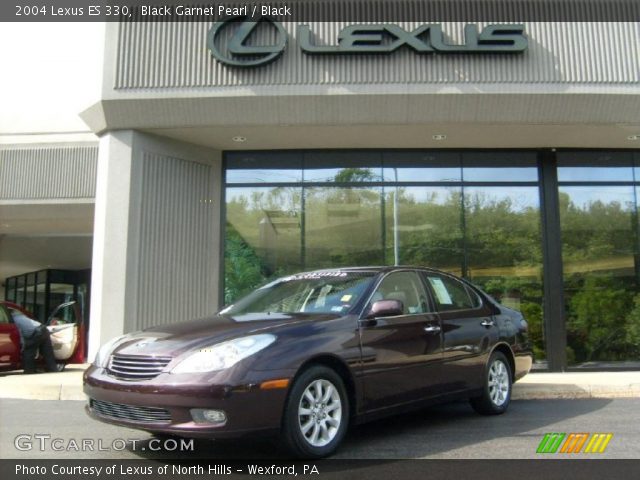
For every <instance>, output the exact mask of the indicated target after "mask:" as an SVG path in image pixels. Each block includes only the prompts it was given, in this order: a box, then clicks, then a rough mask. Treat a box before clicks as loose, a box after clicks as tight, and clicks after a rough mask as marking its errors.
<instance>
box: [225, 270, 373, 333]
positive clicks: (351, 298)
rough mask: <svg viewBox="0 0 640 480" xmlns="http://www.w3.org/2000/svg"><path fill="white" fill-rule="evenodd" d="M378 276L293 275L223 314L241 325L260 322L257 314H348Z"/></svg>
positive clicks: (259, 289)
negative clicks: (255, 321)
mask: <svg viewBox="0 0 640 480" xmlns="http://www.w3.org/2000/svg"><path fill="white" fill-rule="evenodd" d="M374 276H375V273H374V272H351V271H350V272H345V271H321V272H310V273H301V274H298V275H291V276H289V277H284V278H280V279H278V280H276V281H275V282H271V283H269V284H267V285H265V286H264V287H261V288H258V289H257V290H255V291H254V292H252V293H251V294H249V295H248V296H246V297H244V298H243V299H241V300H239V301H238V302H236V303H235V304H233V305H230V306H229V307H227V308H225V309H224V310H222V311H221V312H220V313H221V314H222V315H229V316H233V317H234V319H236V320H239V321H242V320H245V321H246V320H256V319H258V318H257V315H256V314H261V315H264V314H269V315H272V314H274V313H275V314H277V313H284V314H286V313H335V314H337V315H340V314H345V313H346V312H348V311H349V310H350V309H351V308H352V307H353V306H354V305H355V303H356V302H357V301H358V300H359V299H360V298H361V296H362V295H363V294H364V292H366V290H367V287H368V286H369V285H370V283H371V281H372V280H373V277H374ZM271 318H273V317H271Z"/></svg>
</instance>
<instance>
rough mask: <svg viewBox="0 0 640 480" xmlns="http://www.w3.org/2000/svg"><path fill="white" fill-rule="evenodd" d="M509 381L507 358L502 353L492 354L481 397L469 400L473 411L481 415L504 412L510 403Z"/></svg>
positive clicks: (509, 367) (509, 372)
mask: <svg viewBox="0 0 640 480" xmlns="http://www.w3.org/2000/svg"><path fill="white" fill-rule="evenodd" d="M511 379H512V374H511V366H510V364H509V361H508V360H507V357H505V355H504V353H502V352H493V353H492V354H491V357H489V362H488V363H487V367H486V370H485V372H484V381H483V387H482V395H479V396H478V397H473V398H470V399H469V401H470V402H471V406H472V407H473V409H474V410H475V411H476V412H478V413H480V414H482V415H500V414H501V413H504V412H506V411H507V408H508V407H509V402H510V401H511V387H512V382H511ZM495 382H497V384H496V383H495ZM492 383H494V385H492ZM505 389H506V390H505Z"/></svg>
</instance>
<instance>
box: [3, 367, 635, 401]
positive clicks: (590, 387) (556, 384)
mask: <svg viewBox="0 0 640 480" xmlns="http://www.w3.org/2000/svg"><path fill="white" fill-rule="evenodd" d="M87 367H88V365H70V366H69V367H68V369H67V370H66V371H64V372H61V373H42V374H38V375H27V376H25V375H22V374H21V373H20V372H15V373H13V372H12V373H9V374H7V375H4V376H0V398H13V399H24V400H80V401H84V400H86V396H85V394H84V392H83V390H82V374H83V373H84V370H85V369H86V368H87ZM605 380H606V381H607V382H608V383H605ZM511 398H512V400H575V399H588V398H608V399H615V398H640V372H632V373H617V372H616V373H611V372H608V373H607V372H602V373H598V374H595V375H594V374H589V373H586V374H585V373H580V374H571V373H560V374H550V373H538V374H531V375H528V376H527V377H525V378H524V379H522V380H520V381H519V382H517V383H516V384H515V385H514V386H513V392H512V395H511Z"/></svg>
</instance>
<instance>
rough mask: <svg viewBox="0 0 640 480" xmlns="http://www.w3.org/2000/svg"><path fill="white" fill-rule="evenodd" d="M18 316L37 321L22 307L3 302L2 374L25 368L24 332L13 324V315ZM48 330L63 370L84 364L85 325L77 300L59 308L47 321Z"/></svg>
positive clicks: (0, 308)
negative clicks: (22, 346) (69, 366)
mask: <svg viewBox="0 0 640 480" xmlns="http://www.w3.org/2000/svg"><path fill="white" fill-rule="evenodd" d="M18 314H22V315H26V316H27V317H29V318H31V319H34V320H37V319H35V318H34V316H33V315H32V314H31V313H29V312H28V311H27V310H25V309H24V308H22V307H21V306H20V305H16V304H15V303H11V302H5V301H2V302H0V371H6V370H17V369H20V368H22V356H21V353H20V352H21V345H20V332H18V327H16V325H15V324H14V322H13V316H14V315H18ZM47 328H48V329H49V332H50V334H51V343H52V345H53V354H54V355H55V357H56V363H57V364H58V370H59V371H62V370H64V367H65V366H66V365H67V364H69V363H83V362H84V359H85V343H86V342H85V326H84V323H83V322H82V316H81V314H80V309H79V308H78V305H77V303H76V302H75V301H72V302H66V303H63V304H61V305H59V306H58V307H56V309H55V310H54V311H53V313H52V314H51V316H50V317H49V319H48V320H47Z"/></svg>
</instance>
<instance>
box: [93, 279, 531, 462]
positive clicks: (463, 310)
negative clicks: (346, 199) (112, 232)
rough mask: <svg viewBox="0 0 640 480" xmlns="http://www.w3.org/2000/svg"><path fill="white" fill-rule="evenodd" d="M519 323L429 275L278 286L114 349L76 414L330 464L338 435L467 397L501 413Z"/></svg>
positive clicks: (515, 316)
mask: <svg viewBox="0 0 640 480" xmlns="http://www.w3.org/2000/svg"><path fill="white" fill-rule="evenodd" d="M531 363H532V352H531V349H530V344H529V341H528V338H527V323H526V321H525V320H524V318H523V317H522V315H521V314H520V313H518V312H516V311H514V310H510V309H508V308H506V307H504V306H502V305H500V304H499V303H497V302H496V301H494V300H493V299H492V298H490V297H489V296H488V295H486V294H485V293H483V292H482V291H481V290H479V289H478V288H476V287H475V286H473V285H471V284H470V283H468V282H466V281H464V280H461V279H459V278H457V277H454V276H452V275H448V274H445V273H442V272H439V271H437V270H432V269H427V268H418V267H371V268H365V267H362V268H345V269H340V270H320V271H314V272H308V273H300V274H297V275H291V276H288V277H284V278H281V279H278V280H276V281H274V282H272V283H269V284H268V285H266V286H264V287H261V288H258V289H257V290H255V291H254V292H252V293H251V294H250V295H248V296H247V297H245V298H243V299H242V300H240V301H238V302H237V303H235V304H234V305H231V306H229V307H227V308H225V309H224V310H222V311H221V312H220V313H218V314H217V315H215V316H213V317H211V318H204V319H200V320H193V321H186V322H181V323H176V324H173V325H163V326H158V327H154V328H150V329H147V330H144V331H141V332H136V333H131V334H127V335H124V336H122V337H118V338H115V339H113V340H111V341H110V342H108V343H107V344H105V345H104V346H103V347H102V348H101V349H100V351H99V352H98V354H97V356H96V358H95V361H94V363H93V365H92V366H91V367H90V368H89V369H88V370H87V372H86V373H85V377H84V382H85V384H84V390H85V393H86V394H87V396H88V397H89V403H88V405H87V412H88V413H89V415H91V416H92V417H94V418H96V419H98V420H101V421H104V422H109V423H114V424H118V425H124V426H127V427H131V428H138V429H142V430H147V431H149V432H154V433H164V434H175V435H179V436H184V437H209V438H228V437H237V436H242V435H246V434H252V435H253V434H258V433H267V434H269V433H275V434H279V435H280V436H281V438H282V439H283V441H284V443H285V444H286V446H287V447H288V448H289V449H290V450H291V451H292V453H294V454H295V455H297V456H303V457H307V458H313V457H322V456H326V455H330V454H331V453H333V452H334V451H335V450H336V448H337V447H338V445H339V444H340V442H341V441H342V439H343V438H344V435H345V433H346V430H347V427H348V425H349V424H352V423H354V422H355V423H357V422H363V421H366V420H370V419H373V418H376V417H379V416H382V415H388V414H392V413H398V412H399V411H403V410H407V409H409V408H414V407H418V406H423V405H425V404H427V403H435V402H443V401H447V400H451V399H459V398H460V397H463V398H469V399H470V401H471V405H472V406H473V408H475V409H476V410H477V411H478V412H480V413H482V414H500V413H503V412H504V411H505V410H506V409H507V406H508V405H509V400H510V395H511V385H512V383H513V382H514V381H516V380H518V379H519V378H521V377H522V376H524V375H525V374H526V373H527V372H528V371H529V369H530V368H531Z"/></svg>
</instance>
